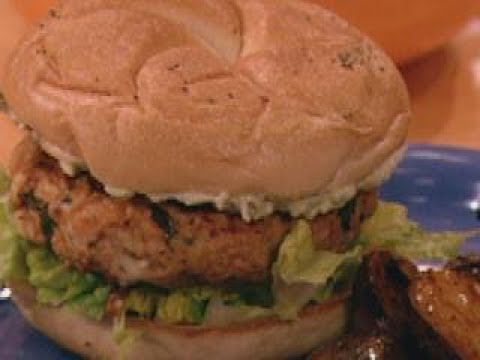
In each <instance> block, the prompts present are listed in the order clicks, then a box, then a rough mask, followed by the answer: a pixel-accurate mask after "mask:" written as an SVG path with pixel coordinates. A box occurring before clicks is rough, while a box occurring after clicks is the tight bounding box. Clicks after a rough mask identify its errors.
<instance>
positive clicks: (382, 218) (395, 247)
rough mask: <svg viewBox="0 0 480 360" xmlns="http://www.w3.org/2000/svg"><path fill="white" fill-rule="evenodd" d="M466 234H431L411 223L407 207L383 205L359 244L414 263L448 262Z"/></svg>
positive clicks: (367, 225)
mask: <svg viewBox="0 0 480 360" xmlns="http://www.w3.org/2000/svg"><path fill="white" fill-rule="evenodd" d="M470 236H472V234H469V233H466V232H448V231H445V232H438V233H436V232H428V231H425V230H424V229H422V228H421V226H420V225H419V224H418V223H416V222H414V221H411V220H409V218H408V211H407V208H406V207H404V206H402V205H399V204H396V203H387V202H381V203H380V204H379V206H378V209H377V211H376V212H375V214H374V215H373V216H372V217H371V218H370V219H368V220H367V221H366V222H365V223H364V224H363V225H362V229H361V235H360V239H359V240H360V243H362V244H364V245H365V246H366V248H367V249H378V248H382V249H386V250H390V251H392V252H393V253H395V254H396V255H399V256H403V257H406V258H409V259H411V260H448V259H452V258H453V257H455V256H457V255H458V253H459V250H460V247H461V246H462V244H463V243H464V242H465V240H466V239H467V238H468V237H470Z"/></svg>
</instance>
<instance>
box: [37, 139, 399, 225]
mask: <svg viewBox="0 0 480 360" xmlns="http://www.w3.org/2000/svg"><path fill="white" fill-rule="evenodd" d="M40 144H41V146H42V148H43V149H44V150H45V151H46V152H47V153H48V154H50V155H52V156H53V157H55V158H56V159H59V163H60V167H61V168H62V170H63V171H64V172H65V174H67V175H68V176H74V175H75V173H76V172H77V171H78V170H79V169H80V168H82V163H81V162H80V161H79V159H77V158H75V157H72V156H71V155H69V154H66V153H65V152H63V151H62V150H61V149H59V148H58V147H56V146H53V145H51V144H48V143H46V142H45V141H41V142H40ZM405 151H406V146H404V147H402V148H401V149H400V150H397V151H396V152H395V153H393V154H392V155H391V156H390V157H389V158H388V159H387V160H386V161H385V162H384V163H383V164H382V165H381V166H380V167H378V168H377V169H376V170H375V171H374V172H373V173H372V174H370V175H369V176H368V177H367V178H365V179H364V180H363V181H361V182H360V183H359V184H354V185H353V184H352V185H349V186H345V187H343V188H340V189H337V190H335V191H329V192H325V193H321V194H317V195H311V196H307V197H304V198H301V199H298V200H292V201H289V202H279V201H275V200H272V199H269V198H267V196H266V195H263V194H245V195H235V196H231V195H229V194H228V193H221V194H218V195H209V194H202V193H194V192H191V193H180V194H145V195H146V196H147V197H148V198H149V199H151V200H152V201H153V202H163V201H167V200H176V201H179V202H181V203H183V204H185V205H189V206H192V205H200V204H205V203H210V204H213V205H215V207H216V208H217V209H218V210H220V211H232V212H236V213H239V214H241V216H242V218H243V219H244V220H245V221H247V222H249V221H252V220H258V219H262V218H264V217H267V216H269V215H271V214H272V213H273V212H275V211H282V212H285V213H289V214H290V215H292V216H293V217H305V218H307V219H312V218H314V217H315V216H317V215H318V214H326V213H327V212H329V211H331V210H333V209H338V208H340V207H342V206H343V205H345V204H346V203H347V202H348V201H349V200H351V199H352V198H353V197H354V196H355V195H356V194H357V192H358V191H359V190H370V189H374V188H376V187H378V186H380V185H381V184H383V183H384V182H385V181H386V180H387V179H388V178H389V177H390V176H391V175H392V173H393V171H394V170H395V168H396V167H397V166H398V164H399V163H400V161H401V160H402V159H403V156H404V154H405ZM105 191H106V192H107V193H108V194H109V195H111V196H113V197H119V198H130V197H132V196H134V195H135V193H134V192H132V191H130V190H126V189H119V188H115V187H112V186H109V185H105Z"/></svg>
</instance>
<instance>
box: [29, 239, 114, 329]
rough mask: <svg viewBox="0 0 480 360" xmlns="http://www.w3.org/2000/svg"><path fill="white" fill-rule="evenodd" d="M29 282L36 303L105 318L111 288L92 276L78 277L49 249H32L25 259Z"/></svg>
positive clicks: (99, 318)
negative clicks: (35, 293)
mask: <svg viewBox="0 0 480 360" xmlns="http://www.w3.org/2000/svg"><path fill="white" fill-rule="evenodd" d="M26 262H27V265H28V268H29V275H28V280H29V283H30V284H31V285H33V286H34V287H36V288H37V301H38V302H39V303H41V304H45V305H52V306H60V305H66V306H68V307H69V308H70V309H72V310H75V311H78V312H81V313H83V314H85V315H87V316H88V317H90V318H93V319H95V320H101V319H102V318H103V316H104V314H105V309H106V306H107V301H108V297H109V294H110V287H109V286H107V285H106V284H105V282H104V280H103V279H102V278H101V277H99V276H97V275H94V274H91V273H81V272H79V271H78V270H74V269H71V268H69V267H67V266H66V265H65V264H64V263H62V262H61V261H60V260H59V259H58V258H57V257H56V256H55V255H54V254H53V253H52V252H51V251H50V250H49V249H47V248H43V247H32V248H31V249H30V250H29V251H28V253H27V255H26Z"/></svg>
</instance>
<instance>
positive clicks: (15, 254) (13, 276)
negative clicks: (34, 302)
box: [0, 172, 28, 282]
mask: <svg viewBox="0 0 480 360" xmlns="http://www.w3.org/2000/svg"><path fill="white" fill-rule="evenodd" d="M0 173H1V172H0ZM26 247H27V243H26V241H24V240H23V239H22V237H21V236H20V235H18V234H17V232H16V230H15V227H14V226H12V224H11V221H10V215H9V211H8V208H7V205H6V204H5V203H3V202H0V280H1V281H2V282H3V281H5V280H23V279H25V278H26V277H27V275H28V268H27V264H26V261H25V249H24V248H26Z"/></svg>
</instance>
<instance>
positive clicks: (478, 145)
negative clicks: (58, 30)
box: [0, 0, 480, 163]
mask: <svg viewBox="0 0 480 360" xmlns="http://www.w3.org/2000/svg"><path fill="white" fill-rule="evenodd" d="M43 1H50V2H51V1H52V0H43ZM21 3H22V2H21V1H17V6H15V5H14V4H13V3H12V0H0V72H1V71H2V68H3V66H4V63H5V61H6V59H7V57H8V54H9V53H10V51H11V49H12V47H13V46H14V44H15V43H16V42H17V41H18V39H19V38H20V37H21V36H22V34H23V33H24V32H25V31H26V29H27V28H28V24H29V23H30V22H31V21H32V18H35V17H36V16H38V14H37V13H36V11H39V10H36V9H30V10H29V13H27V12H26V11H25V9H23V10H22V9H21V5H20V6H19V4H21ZM402 72H403V74H404V75H405V79H406V80H407V83H408V87H409V89H410V93H411V96H412V104H413V111H414V116H413V120H412V124H411V131H410V140H411V141H412V142H416V143H419V142H421V143H433V144H448V145H454V146H462V147H469V148H475V149H478V150H480V14H479V16H478V17H477V19H476V20H474V21H473V22H472V23H470V24H469V25H468V26H466V28H465V29H464V31H462V32H461V33H460V34H459V35H458V36H457V37H455V38H454V39H452V41H451V42H450V43H449V44H448V45H446V46H445V47H444V48H442V49H440V50H438V51H436V52H434V53H431V54H430V55H428V56H426V57H424V58H422V59H420V60H418V61H416V62H415V63H412V64H410V65H408V66H406V67H404V68H403V69H402ZM0 90H1V83H0ZM19 138H20V134H19V132H18V130H16V129H15V127H14V126H13V125H12V124H11V123H10V122H9V121H8V120H7V119H6V118H5V116H2V115H0V163H2V162H5V161H6V159H7V158H8V154H9V153H10V151H11V149H12V147H13V145H14V144H15V143H16V142H17V141H18V139H19Z"/></svg>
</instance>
